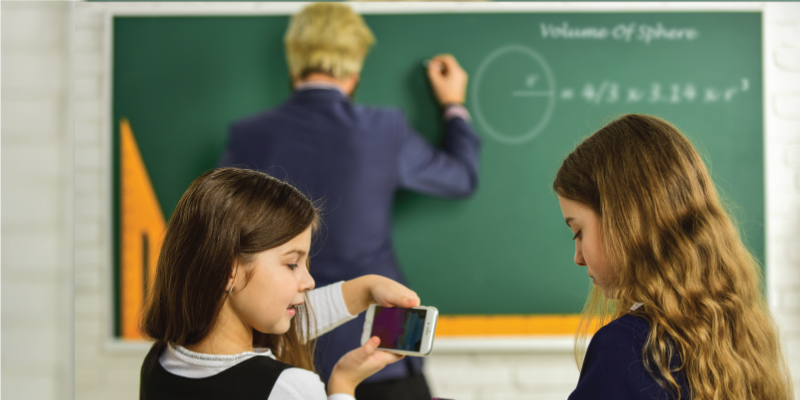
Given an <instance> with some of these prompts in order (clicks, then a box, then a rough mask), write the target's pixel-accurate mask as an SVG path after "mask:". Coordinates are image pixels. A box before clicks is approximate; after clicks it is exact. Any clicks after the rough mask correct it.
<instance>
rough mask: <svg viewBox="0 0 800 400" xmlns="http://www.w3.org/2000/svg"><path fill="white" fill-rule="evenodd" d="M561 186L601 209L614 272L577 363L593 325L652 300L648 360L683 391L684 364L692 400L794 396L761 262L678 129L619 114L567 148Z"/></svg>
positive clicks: (592, 307)
mask: <svg viewBox="0 0 800 400" xmlns="http://www.w3.org/2000/svg"><path fill="white" fill-rule="evenodd" d="M553 189H554V190H555V191H556V193H557V194H558V195H559V196H561V197H563V198H566V199H570V200H573V201H577V202H579V203H582V204H585V205H587V206H589V207H590V208H592V209H593V210H594V211H595V212H596V213H597V214H598V216H599V217H600V221H601V224H602V233H603V246H604V249H605V253H606V257H607V259H608V260H609V265H612V266H613V270H614V283H613V288H612V290H611V294H610V296H609V297H610V299H606V298H605V296H603V293H602V291H600V290H599V289H598V288H597V287H594V288H593V289H592V293H591V294H590V295H589V297H588V299H587V301H586V304H585V306H584V310H583V313H582V318H581V324H580V328H579V332H578V334H577V336H576V345H575V353H576V361H577V362H578V365H579V367H580V365H581V364H582V355H583V353H584V350H585V348H586V344H587V339H588V337H589V335H590V334H591V332H595V331H596V330H597V329H598V328H600V327H602V326H604V325H605V324H607V323H608V322H610V321H612V320H614V319H616V318H619V317H621V316H622V315H624V314H626V313H628V312H629V311H628V310H629V309H630V307H631V306H632V305H633V304H634V303H635V302H642V303H644V307H641V308H639V309H638V310H636V311H633V312H632V313H634V314H637V315H639V316H641V317H642V318H644V319H645V320H646V321H648V323H649V325H650V333H649V336H648V338H647V341H646V343H645V345H644V348H643V354H642V356H643V361H644V365H645V367H646V368H647V370H648V371H649V373H650V375H651V376H653V378H654V379H655V380H656V382H658V383H659V385H660V386H662V387H663V388H665V389H666V390H667V391H668V392H669V393H671V394H672V395H673V397H675V398H677V399H680V398H681V390H680V385H679V384H678V383H677V381H676V379H675V376H676V375H675V374H677V373H679V372H681V371H682V372H683V373H684V374H685V376H686V382H687V385H688V390H689V397H690V398H691V399H692V400H706V399H708V400H711V399H714V400H717V399H726V400H734V399H741V400H745V399H747V400H750V399H770V400H782V399H791V398H793V397H794V396H793V392H792V383H791V382H792V381H791V375H790V374H789V371H788V368H787V367H786V362H785V360H784V357H783V353H782V351H781V345H780V340H779V338H778V333H777V332H778V330H777V328H776V326H775V324H774V321H773V319H772V317H771V315H770V312H769V310H768V308H767V305H766V300H765V298H764V287H763V279H762V278H763V277H762V276H761V269H760V267H759V265H758V262H757V261H756V260H755V258H754V257H753V256H752V255H751V254H750V252H749V251H748V250H747V248H746V247H745V245H744V244H743V243H742V240H741V239H740V237H739V232H738V231H737V228H736V226H735V225H734V223H733V222H732V220H731V218H730V216H729V215H728V213H727V212H726V211H725V208H724V207H723V205H722V202H721V201H720V198H719V196H718V195H717V192H716V189H715V187H714V183H713V182H712V181H711V178H710V177H709V173H708V171H707V169H706V167H705V165H704V164H703V161H702V160H701V158H700V157H699V156H698V154H697V152H696V151H695V150H694V148H693V147H692V145H691V143H690V142H689V141H688V140H687V139H686V138H685V137H684V136H683V135H682V134H681V133H680V132H679V131H678V130H677V129H676V128H675V127H673V126H672V125H670V124H669V123H667V122H666V121H663V120H661V119H658V118H656V117H652V116H647V115H634V114H630V115H625V116H622V117H620V118H618V119H616V120H615V121H613V122H611V123H609V124H608V125H606V126H605V127H603V128H602V129H600V130H599V131H597V132H595V133H594V134H593V135H591V136H590V137H588V138H586V139H585V140H584V141H583V142H582V143H580V144H579V145H578V146H577V147H576V148H575V150H573V151H572V153H570V154H569V155H568V156H567V158H566V159H565V160H564V162H563V164H562V165H561V168H560V169H559V171H558V173H557V176H556V179H555V181H554V182H553ZM676 359H677V360H678V361H679V362H678V363H677V368H675V365H676V364H675V360H676ZM671 362H672V364H671ZM671 365H672V366H671Z"/></svg>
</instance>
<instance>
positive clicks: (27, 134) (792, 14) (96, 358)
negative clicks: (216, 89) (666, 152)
mask: <svg viewBox="0 0 800 400" xmlns="http://www.w3.org/2000/svg"><path fill="white" fill-rule="evenodd" d="M0 4H1V5H2V9H1V11H2V72H3V75H2V116H4V117H5V118H3V119H2V184H3V186H2V189H3V193H4V194H3V197H2V201H3V203H5V204H4V206H5V207H3V215H2V217H3V218H2V264H3V278H4V279H3V281H2V305H3V306H2V307H3V308H2V327H3V328H2V336H4V339H5V340H3V343H4V346H3V349H2V374H3V376H2V377H3V378H4V379H3V380H4V381H5V382H4V383H5V384H4V385H2V395H4V396H7V397H8V398H42V399H50V398H67V397H69V395H68V394H67V393H69V392H71V390H72V387H71V384H72V376H71V375H70V373H69V361H68V360H69V359H70V358H71V357H72V354H71V353H70V352H69V351H67V350H66V349H69V348H71V346H69V342H70V341H71V340H72V336H71V335H70V334H69V332H71V331H72V329H73V323H74V343H75V345H74V362H75V371H74V387H75V396H76V397H77V398H79V399H107V398H114V399H126V398H127V399H135V398H137V396H138V394H137V393H138V390H137V388H138V378H139V375H138V370H139V366H140V365H141V360H142V358H143V356H144V354H145V352H146V346H136V345H127V344H119V343H115V342H114V341H113V339H112V338H111V320H112V314H111V307H110V306H109V302H110V299H111V275H110V274H111V267H110V248H111V245H112V243H111V242H110V238H109V232H108V229H109V228H108V227H109V219H110V217H111V214H110V204H109V200H108V199H109V195H110V186H109V182H110V175H109V174H110V156H109V154H110V153H109V151H110V145H109V141H110V138H109V137H108V136H107V135H108V129H109V127H110V121H109V120H108V115H109V109H108V108H107V107H108V104H107V101H108V98H107V96H108V94H109V92H108V88H107V86H106V85H107V83H108V81H107V78H108V76H107V74H108V73H109V72H110V71H109V69H108V67H109V66H108V65H106V61H105V60H107V58H106V57H107V54H106V51H107V50H108V47H107V46H108V44H107V43H106V42H105V36H104V34H105V31H104V30H105V29H107V28H108V27H107V26H106V24H107V22H108V20H107V19H106V12H107V11H108V10H113V9H116V10H138V11H143V12H146V11H148V10H168V9H170V8H181V7H183V8H184V9H192V10H196V9H197V8H207V9H209V10H213V11H214V12H221V11H224V10H226V9H228V10H238V12H247V11H248V10H260V9H261V10H263V9H266V8H267V7H270V5H268V4H264V3H262V4H257V5H246V4H227V5H226V4H214V5H197V4H194V5H191V4H173V5H167V4H156V3H138V4H131V3H127V4H123V3H76V4H74V5H66V4H63V3H61V4H56V3H9V2H2V3H0ZM284 6H285V5H284ZM481 6H482V7H495V6H493V5H491V4H489V5H481ZM292 7H296V5H294V6H292ZM398 7H399V6H398ZM541 7H543V8H548V9H552V8H553V7H556V8H558V7H565V8H569V9H571V10H577V9H582V7H583V8H586V9H590V10H598V9H602V8H603V7H605V6H602V5H597V4H588V3H579V4H572V5H569V6H562V5H557V6H556V5H553V4H549V5H545V4H543V5H541ZM613 7H614V9H615V10H621V9H624V8H625V7H633V5H631V4H630V3H628V4H625V5H614V6H613ZM646 7H649V8H651V9H653V8H658V7H668V8H673V9H674V8H676V7H682V6H681V5H680V4H677V5H676V4H671V5H670V4H665V3H651V4H649V5H646ZM685 7H694V6H691V5H688V6H685ZM712 7H713V6H712ZM69 27H71V28H72V30H71V36H68V35H67V34H66V33H67V31H68V28H69ZM764 35H765V40H764V56H765V57H764V58H765V60H764V71H765V93H764V99H765V113H764V117H765V125H766V132H765V159H766V171H767V182H766V185H767V189H766V190H767V217H766V224H767V230H766V232H767V242H768V247H767V269H768V285H769V286H768V287H769V293H770V305H771V307H772V308H773V310H774V312H775V315H776V318H777V320H778V321H779V323H780V325H781V327H782V331H783V336H782V338H783V340H784V342H785V350H786V353H787V357H788V360H789V362H790V364H791V368H792V369H793V371H795V377H796V379H798V378H800V295H798V293H800V246H798V245H797V243H798V239H800V61H798V60H800V4H797V3H769V4H766V5H765V6H764ZM67 38H70V39H69V40H71V42H72V45H71V47H67ZM68 48H71V51H67V49H68ZM70 70H71V73H70ZM68 73H70V76H71V79H70V80H67V79H66V77H67V76H68V75H67V74H68ZM66 82H70V83H71V84H72V85H74V86H72V87H70V85H68V84H67V83H66ZM70 93H71V101H68V100H67V99H68V98H69V97H68V96H70ZM65 126H74V133H73V132H70V130H69V129H66V128H65ZM73 147H74V152H73ZM73 159H74V163H73ZM32 160H33V162H32ZM73 181H74V185H73V184H72V183H71V182H73ZM73 192H74V193H73ZM73 196H74V197H73ZM72 199H74V211H72V207H73V201H70V200H72ZM73 215H74V221H73V220H72V219H71V216H73ZM73 230H74V247H71V246H70V243H71V242H72V234H73V233H72V232H73ZM73 253H74V286H73V285H72V280H71V279H70V276H69V275H70V272H71V271H70V265H69V263H68V262H67V261H66V260H68V259H70V257H72V256H73ZM73 290H74V295H73V293H72V291H73ZM73 296H74V297H73ZM73 304H74V314H72V313H71V306H72V305H73ZM72 315H74V322H73V321H72V320H71V319H70V318H68V317H70V316H72ZM440 344H444V343H440ZM442 348H445V346H440V347H439V349H442ZM427 373H428V376H429V378H430V381H431V386H432V387H433V390H434V392H435V394H437V395H440V396H444V397H450V398H456V399H459V400H487V399H501V398H502V399H512V400H513V399H530V398H537V399H556V398H558V399H564V398H566V396H567V395H568V394H569V392H570V391H571V389H572V388H573V387H574V385H575V382H576V381H577V370H576V368H575V366H574V361H573V359H572V351H571V349H570V348H569V347H568V346H563V345H562V346H552V347H550V348H549V349H548V348H547V346H544V347H542V346H528V347H525V346H521V347H520V348H519V349H517V350H516V351H514V349H512V350H509V349H507V348H506V349H500V348H498V347H493V350H481V346H475V347H471V348H469V349H468V350H467V349H464V348H462V349H461V350H458V346H450V349H449V350H448V351H440V352H437V353H435V354H434V355H433V356H431V358H430V361H429V363H428V364H427ZM796 386H797V388H798V395H799V396H800V381H797V383H796ZM23 390H24V392H23Z"/></svg>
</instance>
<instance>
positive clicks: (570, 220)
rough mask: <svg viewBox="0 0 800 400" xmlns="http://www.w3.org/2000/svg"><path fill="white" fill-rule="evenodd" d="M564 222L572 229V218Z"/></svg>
mask: <svg viewBox="0 0 800 400" xmlns="http://www.w3.org/2000/svg"><path fill="white" fill-rule="evenodd" d="M564 222H566V223H567V226H568V227H570V228H572V225H570V224H569V223H570V222H572V217H569V218H567V219H565V220H564Z"/></svg>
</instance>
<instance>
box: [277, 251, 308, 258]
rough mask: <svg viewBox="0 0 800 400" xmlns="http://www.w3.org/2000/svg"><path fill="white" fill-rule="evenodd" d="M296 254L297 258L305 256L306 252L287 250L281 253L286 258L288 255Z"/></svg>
mask: <svg viewBox="0 0 800 400" xmlns="http://www.w3.org/2000/svg"><path fill="white" fill-rule="evenodd" d="M292 253H296V254H297V255H298V256H299V257H302V256H304V255H306V252H305V251H303V250H300V249H294V250H289V251H287V252H286V253H283V255H284V256H288V255H289V254H292Z"/></svg>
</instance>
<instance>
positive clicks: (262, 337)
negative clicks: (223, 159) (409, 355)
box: [140, 168, 419, 400]
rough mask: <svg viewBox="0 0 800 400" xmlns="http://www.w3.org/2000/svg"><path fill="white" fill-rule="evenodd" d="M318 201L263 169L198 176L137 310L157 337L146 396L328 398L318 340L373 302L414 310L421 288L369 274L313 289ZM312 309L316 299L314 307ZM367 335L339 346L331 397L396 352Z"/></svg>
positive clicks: (341, 398) (344, 394)
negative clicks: (318, 363)
mask: <svg viewBox="0 0 800 400" xmlns="http://www.w3.org/2000/svg"><path fill="white" fill-rule="evenodd" d="M319 223H320V220H319V214H318V211H317V208H316V207H315V206H314V204H312V203H311V202H310V201H309V200H308V199H307V198H306V197H305V196H303V194H302V193H300V192H299V191H298V190H297V189H295V188H294V187H292V186H291V185H289V184H286V183H284V182H281V181H279V180H277V179H275V178H273V177H271V176H269V175H267V174H264V173H261V172H256V171H250V170H242V169H236V168H219V169H215V170H212V171H209V172H207V173H205V174H203V175H202V176H200V177H199V178H197V179H196V180H195V181H194V182H192V184H191V185H190V187H189V189H188V190H187V191H186V193H184V195H183V197H182V198H181V200H180V202H179V203H178V205H177V207H176V208H175V212H174V213H173V215H172V218H171V219H170V222H169V226H168V227H167V231H166V235H165V238H164V243H163V245H162V248H161V253H160V255H159V258H158V264H157V270H156V277H155V280H154V283H153V288H152V290H150V291H149V295H148V298H147V300H146V304H145V307H144V312H143V315H142V330H143V332H144V333H145V334H146V335H147V336H149V337H150V338H152V339H154V340H155V341H156V342H155V344H154V345H153V347H152V349H151V350H150V352H149V353H148V355H147V357H146V358H145V360H144V363H143V365H142V372H141V384H140V398H142V399H193V400H197V399H214V400H218V399H223V398H225V399H228V398H231V399H320V400H324V399H326V393H325V385H324V384H323V383H322V382H321V381H320V379H319V376H317V375H316V374H315V373H314V365H313V361H312V360H313V343H314V339H315V338H317V337H318V336H319V335H322V334H323V333H325V332H328V331H330V330H332V329H333V328H335V327H337V326H339V325H341V324H343V323H345V322H347V321H349V320H351V319H353V318H355V316H356V315H357V314H359V313H361V312H363V311H364V310H366V309H367V307H368V306H369V304H370V303H378V304H381V305H385V306H389V307H391V306H396V307H415V306H418V305H419V298H418V297H417V295H416V294H415V293H414V292H413V291H411V290H409V289H407V288H406V287H404V286H402V285H400V284H399V283H396V282H394V281H392V280H390V279H387V278H384V277H380V276H376V275H368V276H363V277H360V278H357V279H353V280H350V281H347V282H339V283H336V284H332V285H329V286H326V287H323V288H320V289H315V290H312V289H314V280H313V279H312V278H311V276H310V275H309V272H308V268H309V249H310V246H311V239H312V236H313V234H314V232H315V230H316V229H317V226H318V225H319ZM312 306H314V307H312ZM378 344H379V339H378V338H377V337H373V338H372V339H370V340H369V341H368V342H367V343H366V344H364V345H363V346H361V347H359V348H357V349H355V350H353V351H351V352H349V353H347V354H345V355H344V356H343V357H342V358H341V359H340V360H339V362H338V363H337V364H336V367H335V368H334V372H333V374H332V375H331V377H330V379H329V381H328V388H327V392H328V394H329V396H327V399H328V400H333V399H337V400H346V399H351V400H352V399H353V395H354V393H355V387H356V386H357V385H358V384H359V383H360V382H361V381H363V380H364V379H366V378H367V377H369V376H370V375H372V374H374V373H375V372H377V371H379V370H380V369H381V368H383V367H384V366H385V365H387V364H390V363H392V362H395V361H397V360H399V359H401V358H402V356H398V355H396V354H392V353H388V352H384V351H380V350H376V348H377V346H378Z"/></svg>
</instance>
